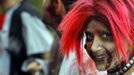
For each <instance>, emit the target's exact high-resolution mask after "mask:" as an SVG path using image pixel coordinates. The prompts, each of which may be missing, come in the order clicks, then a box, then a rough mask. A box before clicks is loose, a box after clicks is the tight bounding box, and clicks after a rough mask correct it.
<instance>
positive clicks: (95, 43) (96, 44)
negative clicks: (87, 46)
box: [91, 36, 103, 52]
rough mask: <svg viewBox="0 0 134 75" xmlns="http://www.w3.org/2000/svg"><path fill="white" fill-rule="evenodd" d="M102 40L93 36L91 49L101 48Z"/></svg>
mask: <svg viewBox="0 0 134 75" xmlns="http://www.w3.org/2000/svg"><path fill="white" fill-rule="evenodd" d="M102 44H103V42H102V40H101V38H99V37H98V36H94V40H93V43H92V45H91V50H92V51H93V52H98V51H99V50H101V49H102Z"/></svg>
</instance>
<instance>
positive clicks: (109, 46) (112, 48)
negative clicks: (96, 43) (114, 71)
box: [103, 42, 116, 53]
mask: <svg viewBox="0 0 134 75" xmlns="http://www.w3.org/2000/svg"><path fill="white" fill-rule="evenodd" d="M103 46H104V47H105V48H106V49H107V50H108V51H109V52H112V53H113V52H115V51H116V48H115V45H114V43H113V42H106V43H104V44H103Z"/></svg>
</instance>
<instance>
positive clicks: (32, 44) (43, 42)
mask: <svg viewBox="0 0 134 75" xmlns="http://www.w3.org/2000/svg"><path fill="white" fill-rule="evenodd" d="M21 18H22V24H23V33H22V34H23V37H24V41H25V43H26V48H27V55H32V54H38V53H42V52H43V53H44V52H49V51H50V50H51V46H52V43H53V40H54V38H53V36H52V34H51V33H50V31H48V29H47V28H46V26H45V25H44V24H43V22H42V20H40V19H39V18H38V17H36V16H33V15H31V14H29V13H28V12H22V13H21Z"/></svg>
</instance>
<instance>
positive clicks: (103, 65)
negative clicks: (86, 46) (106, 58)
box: [96, 63, 107, 71]
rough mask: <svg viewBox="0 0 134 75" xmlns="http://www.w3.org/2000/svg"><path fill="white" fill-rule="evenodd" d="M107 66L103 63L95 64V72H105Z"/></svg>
mask: <svg viewBox="0 0 134 75" xmlns="http://www.w3.org/2000/svg"><path fill="white" fill-rule="evenodd" d="M106 67H107V66H106V65H105V64H104V63H102V64H100V63H98V64H97V63H96V68H97V70H99V71H105V70H107V68H106Z"/></svg>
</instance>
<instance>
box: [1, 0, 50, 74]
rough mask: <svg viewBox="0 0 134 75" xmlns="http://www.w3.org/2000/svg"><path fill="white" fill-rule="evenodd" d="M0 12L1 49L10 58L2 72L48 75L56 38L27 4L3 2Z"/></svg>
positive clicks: (24, 1) (11, 0)
mask: <svg viewBox="0 0 134 75" xmlns="http://www.w3.org/2000/svg"><path fill="white" fill-rule="evenodd" d="M0 8H2V12H3V13H2V14H4V17H3V19H2V20H1V23H0V27H1V30H0V35H1V40H2V45H3V48H4V49H5V50H6V51H7V52H8V56H9V57H10V59H9V60H10V61H8V62H7V63H8V64H7V66H8V65H9V66H8V67H7V69H6V70H5V71H3V72H7V74H6V75H9V74H10V75H30V74H38V73H42V74H44V75H48V63H49V56H50V50H51V47H52V43H53V36H52V34H51V33H50V32H49V30H48V29H47V27H46V26H45V25H44V23H43V22H42V19H41V17H40V15H39V13H38V12H37V11H36V9H35V8H34V7H33V5H32V4H31V3H29V2H28V1H27V0H0ZM7 60H8V58H7ZM0 63H1V62H0ZM3 64H5V63H3ZM5 68H6V67H5ZM38 71H39V72H38ZM0 75H1V74H0ZM4 75H5V74H4Z"/></svg>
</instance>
